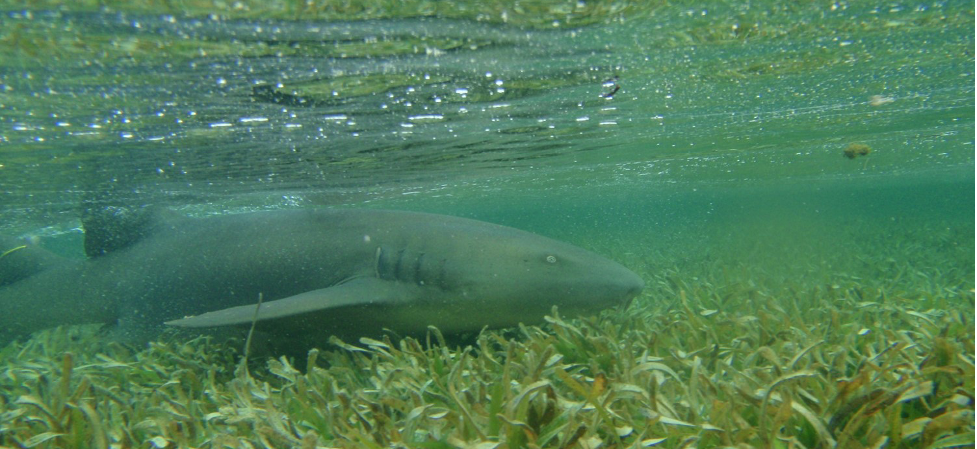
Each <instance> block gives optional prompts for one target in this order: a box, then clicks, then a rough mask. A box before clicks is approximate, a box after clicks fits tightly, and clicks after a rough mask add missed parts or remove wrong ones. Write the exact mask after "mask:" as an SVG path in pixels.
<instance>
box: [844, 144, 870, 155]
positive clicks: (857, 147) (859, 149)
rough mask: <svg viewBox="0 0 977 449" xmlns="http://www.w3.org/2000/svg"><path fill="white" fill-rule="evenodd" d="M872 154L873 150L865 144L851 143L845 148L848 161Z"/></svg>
mask: <svg viewBox="0 0 977 449" xmlns="http://www.w3.org/2000/svg"><path fill="white" fill-rule="evenodd" d="M871 152H872V148H871V147H869V146H868V145H865V144H864V143H850V144H848V146H847V147H845V157H847V158H848V159H855V158H856V157H858V156H868V154H869V153H871Z"/></svg>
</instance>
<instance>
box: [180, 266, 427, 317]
mask: <svg viewBox="0 0 977 449" xmlns="http://www.w3.org/2000/svg"><path fill="white" fill-rule="evenodd" d="M415 290H416V288H415V287H413V286H409V285H405V284H403V283H400V282H391V281H384V280H380V279H376V278H359V279H354V280H351V281H348V282H344V283H342V284H338V285H334V286H332V287H327V288H322V289H319V290H311V291H307V292H304V293H299V294H297V295H295V296H289V297H287V298H282V299H278V300H275V301H268V302H263V303H262V304H261V307H260V308H259V309H258V316H257V319H258V320H259V321H261V320H271V319H276V318H284V317H288V316H294V315H301V314H306V313H312V312H319V311H322V310H326V309H332V308H337V307H344V306H357V305H378V304H387V305H395V304H404V303H406V302H409V301H410V300H411V299H413V298H414V297H416V294H417V292H416V291H415ZM256 307H257V304H251V305H247V306H238V307H231V308H228V309H223V310H216V311H213V312H207V313H203V314H200V315H197V316H191V317H186V318H181V319H179V320H173V321H167V322H166V324H168V325H170V326H179V327H217V326H234V325H242V324H249V323H251V322H252V321H253V320H254V319H255V308H256Z"/></svg>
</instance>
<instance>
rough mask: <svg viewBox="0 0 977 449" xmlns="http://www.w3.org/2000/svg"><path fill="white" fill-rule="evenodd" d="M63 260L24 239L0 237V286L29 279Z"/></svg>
mask: <svg viewBox="0 0 977 449" xmlns="http://www.w3.org/2000/svg"><path fill="white" fill-rule="evenodd" d="M64 260H65V259H64V258H63V257H60V256H57V255H55V254H54V253H52V252H50V251H48V250H46V249H43V248H41V247H40V246H37V245H36V244H32V243H30V242H28V241H26V240H24V239H16V238H10V237H0V286H3V285H8V284H13V283H14V282H17V281H19V280H22V279H25V278H28V277H31V276H33V275H35V274H37V273H40V272H41V271H44V270H46V269H48V268H50V267H52V266H55V265H60V264H62V263H64Z"/></svg>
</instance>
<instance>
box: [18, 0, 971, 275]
mask: <svg viewBox="0 0 977 449" xmlns="http://www.w3.org/2000/svg"><path fill="white" fill-rule="evenodd" d="M326 4H327V3H323V4H320V5H319V6H321V7H320V8H311V9H310V7H308V5H306V6H307V7H306V9H304V10H301V8H299V9H296V8H297V7H296V6H294V5H291V6H290V5H289V4H286V3H283V4H263V3H255V4H251V3H247V2H243V3H238V4H236V6H221V5H216V6H215V5H210V4H206V3H195V2H190V3H185V4H184V5H182V6H181V7H159V6H155V5H152V4H142V3H138V2H136V3H132V4H109V5H107V6H106V7H103V8H97V7H94V6H93V5H89V4H75V5H71V6H68V5H60V4H58V3H56V2H50V3H40V4H39V3H34V4H33V6H32V8H31V9H25V8H24V7H23V5H20V4H18V3H16V2H7V3H3V4H0V9H3V10H4V12H3V14H2V15H0V30H3V31H0V41H2V42H4V45H3V46H2V49H0V56H2V58H0V88H2V92H3V94H2V97H0V125H2V126H0V142H2V143H3V145H2V147H0V213H2V216H3V217H4V220H3V222H2V223H0V232H3V233H5V234H13V235H37V236H42V237H43V239H42V243H44V244H45V245H47V246H49V247H54V248H56V249H58V250H59V252H62V253H68V254H75V255H77V254H78V251H79V248H80V245H79V241H80V239H81V238H82V236H81V234H80V233H79V230H78V220H77V216H78V211H79V209H80V208H81V207H82V204H96V205H98V204H117V203H123V204H157V205H162V206H166V207H169V208H172V209H176V210H179V211H182V212H184V213H188V214H192V215H200V214H212V213H232V212H243V211H251V210H261V209H276V208H291V207H323V206H327V207H336V206H342V207H387V208H400V209H413V210H425V211H432V212H440V213H447V214H455V215H465V216H470V217H474V218H479V219H483V220H487V221H493V222H498V223H503V224H507V225H511V226H515V227H519V228H524V229H528V230H531V231H535V232H539V233H542V234H545V235H549V236H553V237H556V238H560V239H563V240H568V241H571V242H573V243H576V244H578V245H582V246H587V247H590V248H592V249H594V250H596V251H598V252H603V253H605V254H608V255H612V256H613V255H614V254H613V253H615V252H622V251H623V252H627V253H629V254H635V256H634V257H637V258H640V257H641V256H642V255H644V256H645V260H647V259H655V260H654V262H653V265H655V266H658V265H664V266H668V265H670V264H671V263H672V261H670V260H667V259H668V258H669V257H680V258H685V259H694V258H695V257H712V256H709V255H710V254H712V255H715V254H716V253H717V252H722V251H725V252H727V253H728V254H726V255H725V256H723V257H727V256H728V257H730V258H731V262H730V263H734V262H735V261H741V262H746V261H748V260H749V261H752V263H754V264H757V266H758V267H761V266H762V267H766V268H763V269H764V270H774V271H775V272H776V269H775V267H784V266H789V265H791V263H793V262H804V261H824V260H851V259H852V258H853V257H855V256H858V255H857V254H850V252H852V251H856V248H861V249H859V250H860V251H869V252H873V251H875V250H866V249H864V248H862V247H861V246H859V245H857V244H855V243H856V242H865V241H869V240H871V238H872V236H877V235H884V234H885V233H886V232H895V233H896V234H893V237H892V238H897V237H896V236H897V235H898V236H902V238H911V237H909V236H910V235H911V234H912V232H913V230H914V229H929V228H930V227H935V228H944V229H946V228H952V229H953V232H954V235H955V236H959V235H962V236H963V237H961V238H962V239H963V241H959V242H957V246H958V247H959V248H962V249H958V250H957V252H959V253H961V254H964V256H962V257H963V258H962V260H961V259H960V258H959V257H956V256H954V257H948V258H947V260H946V264H947V267H945V268H952V269H955V270H956V269H959V270H962V271H963V272H964V273H970V274H967V275H966V276H964V278H963V279H958V280H956V281H954V282H955V283H956V284H960V283H963V284H968V283H969V284H970V285H972V283H973V277H972V273H973V257H972V255H973V251H972V248H973V235H972V232H970V231H972V229H973V227H974V222H973V218H972V216H971V214H970V212H971V210H972V207H973V204H974V196H973V193H971V192H973V187H974V140H973V137H972V136H973V135H974V71H973V67H974V59H973V51H974V38H973V36H974V13H973V5H972V4H968V3H964V2H943V3H933V4H925V5H924V4H919V5H917V4H908V3H907V4H898V3H886V4H881V3H879V4H875V3H871V2H836V3H827V2H825V3H817V4H804V5H791V4H780V3H778V2H750V3H737V2H708V3H701V2H689V3H683V2H678V3H673V4H655V3H635V4H629V3H613V4H606V3H593V2H577V3H567V4H563V3H559V2H522V3H513V4H509V3H506V2H483V3H478V2H476V3H472V4H469V3H466V2H459V3H456V4H454V5H453V7H450V8H446V7H445V6H446V5H449V4H439V6H437V7H434V9H430V8H431V6H430V5H425V4H423V3H412V2H406V3H403V2H401V3H396V4H393V3H391V4H385V3H382V2H377V3H375V4H374V6H375V7H373V8H360V9H358V8H353V7H350V6H348V5H347V6H346V7H339V6H337V5H332V4H329V5H332V6H330V7H328V8H327V7H325V6H324V5H326ZM344 8H345V9H344ZM612 91H613V94H611V92H612ZM853 143H855V144H864V145H867V146H868V147H869V148H870V150H871V151H870V153H869V154H867V155H864V156H856V157H855V158H853V159H850V158H847V157H845V156H844V151H845V149H846V148H847V147H848V145H850V144H853ZM968 230H970V231H968ZM907 232H908V233H909V234H906V233H907ZM863 233H864V234H867V235H862V234H863ZM968 235H969V237H968ZM624 242H635V243H634V244H633V246H634V247H633V248H630V249H629V248H628V246H627V244H626V243H624ZM710 242H712V243H711V244H710ZM730 242H740V243H741V245H740V246H735V245H734V246H731V245H730ZM771 242H783V243H785V244H789V245H788V246H790V248H791V250H790V251H787V250H784V249H783V248H785V247H783V246H781V247H780V249H775V248H774V247H773V246H771ZM756 245H759V247H761V248H766V249H765V250H764V251H767V252H769V256H770V257H766V256H764V257H751V256H745V255H744V256H742V257H740V256H738V255H737V253H736V251H746V250H745V249H744V248H751V247H755V246H756ZM663 248H685V249H684V250H678V249H675V250H674V251H671V252H668V251H666V252H664V253H662V254H660V255H658V256H651V255H650V254H652V253H656V251H663ZM825 248H831V250H825ZM812 249H817V251H816V252H817V253H816V254H814V253H810V251H812ZM681 253H685V254H684V255H682V254H681ZM693 254H695V255H694V256H693ZM744 254H745V253H744ZM764 254H767V253H764ZM967 254H969V257H967V256H966V255H967ZM886 257H890V256H886ZM792 261H793V262H792ZM636 263H637V262H636ZM649 269H653V267H652V268H649ZM934 269H940V267H934ZM968 270H969V271H968ZM836 271H838V270H836ZM841 271H843V270H841ZM651 274H652V273H646V275H649V276H650V275H651ZM772 276H773V277H776V275H772ZM812 282H813V281H812ZM817 282H821V280H818V281H817ZM957 286H958V287H961V285H957ZM962 286H963V287H965V286H966V285H962Z"/></svg>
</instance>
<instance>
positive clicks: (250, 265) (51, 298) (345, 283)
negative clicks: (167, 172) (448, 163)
mask: <svg viewBox="0 0 977 449" xmlns="http://www.w3.org/2000/svg"><path fill="white" fill-rule="evenodd" d="M129 221H130V223H128V224H125V225H121V226H118V227H114V226H113V225H111V223H112V221H111V219H110V220H104V219H100V220H95V225H98V226H102V227H103V228H102V229H100V230H97V229H93V224H92V223H86V243H85V246H86V252H87V253H88V254H89V258H88V259H85V260H81V259H78V260H70V259H63V258H60V257H58V256H55V255H53V254H51V253H48V252H46V251H45V250H43V249H41V248H39V247H37V246H32V245H23V244H21V243H19V242H17V241H14V240H12V239H7V240H0V245H2V246H0V254H4V255H3V256H0V344H3V343H6V342H9V341H10V340H12V339H15V338H18V337H22V336H25V335H27V334H29V333H31V332H34V331H37V330H40V329H44V328H49V327H53V326H58V325H64V324H82V323H116V324H117V327H116V328H115V329H116V333H117V334H119V335H120V336H121V338H122V339H124V340H129V341H143V342H144V341H148V340H149V339H152V338H155V337H156V336H157V335H158V334H159V333H160V332H161V331H162V330H163V329H164V327H165V325H171V326H177V327H186V328H211V327H222V326H246V325H250V324H251V323H252V321H253V320H255V319H256V320H257V327H258V329H259V330H263V331H267V332H268V333H269V334H270V335H271V336H272V337H281V338H285V339H294V338H302V339H305V341H307V342H308V341H312V342H317V343H321V342H324V341H325V339H326V338H328V336H329V335H337V336H340V337H359V336H368V335H379V334H381V333H382V332H383V331H384V330H388V331H393V332H395V333H397V334H402V335H417V334H423V333H424V332H426V331H427V329H428V327H429V326H436V327H437V328H438V329H439V330H441V331H442V332H443V333H445V334H459V333H466V332H478V331H479V330H481V329H483V328H486V327H488V328H505V327H512V326H515V325H518V324H519V323H527V324H528V323H536V322H540V321H542V318H543V316H544V315H546V314H549V313H551V311H552V308H553V307H554V306H556V307H558V310H559V311H560V313H561V314H563V315H571V316H572V315H579V314H592V313H595V312H597V311H599V310H601V309H604V308H609V307H613V306H617V305H621V304H624V303H626V302H628V301H629V300H630V299H631V298H633V297H635V296H636V295H638V293H640V291H641V290H642V288H643V286H644V282H643V281H642V280H641V278H640V277H638V276H637V275H636V274H634V273H633V272H631V271H630V270H628V269H627V268H625V267H623V266H621V265H619V264H618V263H616V262H613V261H611V260H608V259H606V258H604V257H601V256H599V255H597V254H594V253H592V252H589V251H587V250H584V249H581V248H578V247H575V246H572V245H569V244H566V243H562V242H559V241H556V240H552V239H549V238H546V237H542V236H539V235H535V234H532V233H529V232H525V231H521V230H518V229H514V228H510V227H505V226H500V225H495V224H490V223H486V222H481V221H476V220H471V219H466V218H459V217H452V216H446V215H435V214H427V213H418V212H406V211H390V210H367V209H354V210H315V209H310V210H292V211H272V212H254V213H244V214H232V215H222V216H213V217H208V218H196V219H191V218H185V217H169V216H166V214H163V213H155V212H154V213H145V214H142V215H141V216H139V218H137V219H134V220H129ZM107 224H108V226H106V225H107ZM259 295H260V297H261V298H263V301H262V302H261V304H260V307H258V304H257V303H258V302H259Z"/></svg>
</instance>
